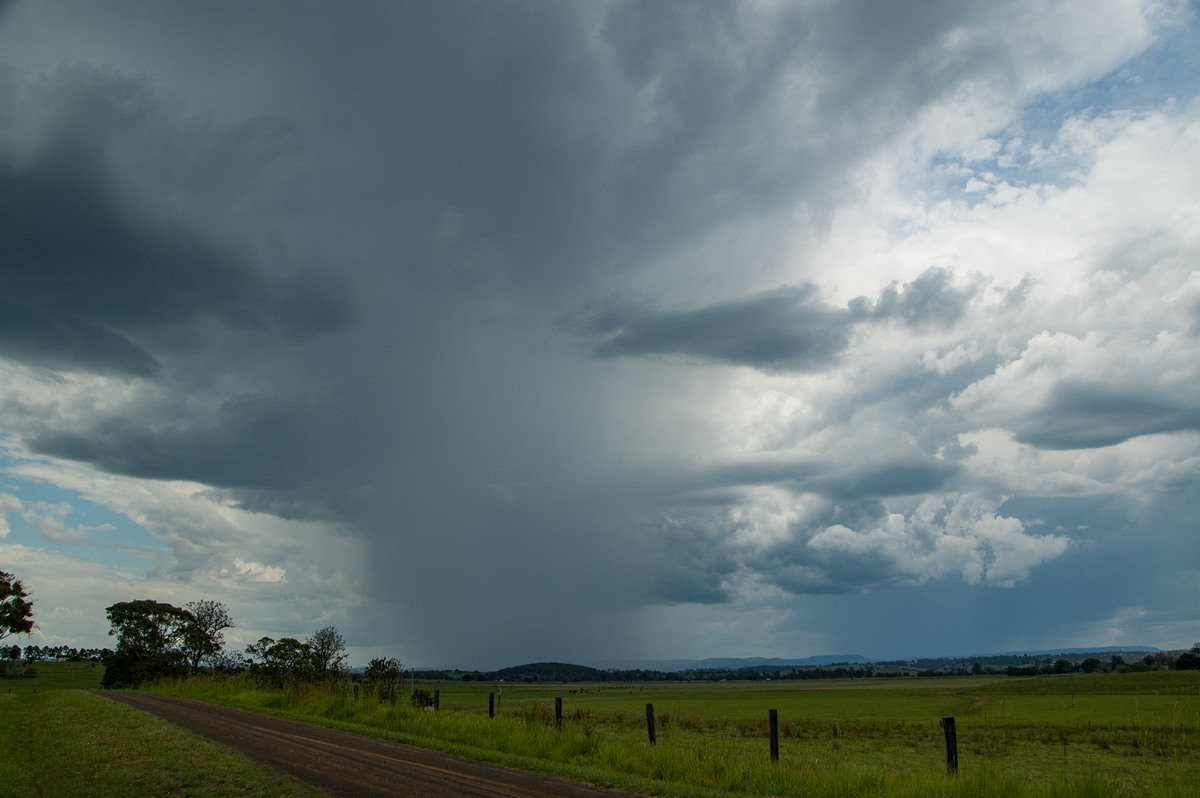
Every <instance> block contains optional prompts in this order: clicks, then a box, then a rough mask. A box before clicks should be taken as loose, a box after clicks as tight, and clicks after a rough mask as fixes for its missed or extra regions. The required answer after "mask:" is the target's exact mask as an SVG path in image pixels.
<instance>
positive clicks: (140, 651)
mask: <svg viewBox="0 0 1200 798" xmlns="http://www.w3.org/2000/svg"><path fill="white" fill-rule="evenodd" d="M105 613H107V615H108V622H109V623H110V624H111V625H112V628H111V629H110V630H109V632H108V633H109V634H110V635H114V636H116V638H117V648H116V650H115V651H114V652H112V654H111V655H110V656H108V657H107V658H106V660H105V669H104V679H103V680H102V681H101V686H103V687H137V686H138V685H139V684H141V683H142V682H145V681H149V680H151V679H157V678H161V677H163V676H171V675H175V674H177V673H180V672H181V671H183V669H184V667H185V665H186V663H187V654H186V653H185V649H184V641H185V639H186V636H187V633H188V629H189V627H191V626H192V625H193V624H194V623H195V620H196V619H195V618H194V617H193V616H192V614H191V613H190V612H188V611H187V610H185V609H181V608H180V607H176V606H174V605H173V604H165V603H163V602H159V601H153V600H151V599H140V600H138V601H121V602H118V603H116V604H113V605H112V606H110V607H108V608H106V609H105Z"/></svg>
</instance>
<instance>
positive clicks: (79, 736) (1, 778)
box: [0, 663, 321, 798]
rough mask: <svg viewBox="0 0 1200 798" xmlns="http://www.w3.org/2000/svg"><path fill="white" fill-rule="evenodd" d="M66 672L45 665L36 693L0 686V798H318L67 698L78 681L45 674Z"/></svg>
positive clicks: (68, 671) (140, 720) (168, 728)
mask: <svg viewBox="0 0 1200 798" xmlns="http://www.w3.org/2000/svg"><path fill="white" fill-rule="evenodd" d="M73 664H75V663H51V666H52V667H48V668H46V669H45V674H46V677H47V678H46V680H45V681H41V682H40V684H38V685H37V687H38V690H37V692H34V689H33V687H32V686H30V687H28V689H21V690H17V689H16V688H15V687H14V689H13V692H11V693H9V692H8V690H7V687H8V681H9V680H7V679H6V680H4V681H3V682H0V688H3V689H0V798H28V797H29V796H51V795H52V796H68V795H69V796H93V797H94V798H108V796H112V798H128V796H135V795H138V796H140V795H146V796H151V795H152V796H164V797H173V796H189V798H217V796H255V795H258V796H316V795H320V794H321V793H320V791H318V790H314V789H310V788H308V787H307V786H305V785H303V784H301V783H300V782H298V781H296V780H294V779H292V778H290V777H285V776H282V775H280V774H277V773H275V772H274V771H271V770H269V769H267V768H263V767H261V766H259V765H257V764H255V763H253V762H251V761H250V760H249V759H246V758H245V757H243V756H241V755H239V754H237V753H235V752H233V751H230V750H229V749H227V748H224V747H222V746H219V745H216V744H214V743H211V742H209V741H207V740H205V739H203V738H201V737H198V736H196V735H194V734H192V733H190V732H187V731H184V730H183V729H180V728H178V727H176V726H172V725H171V724H169V723H167V722H166V721H163V720H160V719H159V718H156V717H154V716H152V715H148V714H146V713H143V712H138V711H136V710H134V709H132V708H130V707H127V706H125V705H124V704H118V703H117V702H115V701H110V700H108V699H106V698H103V697H100V696H97V695H93V694H91V693H86V692H82V691H80V690H77V689H72V688H71V687H69V686H68V685H71V684H74V683H76V682H78V681H79V680H80V679H81V676H80V673H79V672H78V671H77V670H76V669H74V668H55V667H53V666H58V665H73ZM40 670H41V669H40V668H39V671H40ZM55 670H59V671H61V672H60V673H58V674H56V675H55V677H51V674H52V673H53V672H54V671H55ZM41 679H42V675H41V673H39V676H38V677H36V678H35V679H31V680H29V681H31V682H33V681H39V680H41Z"/></svg>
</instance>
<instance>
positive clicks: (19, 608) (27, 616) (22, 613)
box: [0, 571, 33, 640]
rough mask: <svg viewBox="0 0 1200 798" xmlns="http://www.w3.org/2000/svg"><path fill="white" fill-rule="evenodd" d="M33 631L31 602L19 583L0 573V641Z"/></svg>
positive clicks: (13, 577) (6, 573)
mask: <svg viewBox="0 0 1200 798" xmlns="http://www.w3.org/2000/svg"><path fill="white" fill-rule="evenodd" d="M32 631H33V602H31V601H30V600H29V593H27V592H26V591H25V586H24V585H22V584H21V581H20V580H19V579H17V578H16V577H15V576H13V575H12V574H10V573H9V572H8V571H0V640H3V639H4V638H6V637H8V636H9V635H27V634H29V633H30V632H32Z"/></svg>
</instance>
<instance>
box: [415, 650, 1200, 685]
mask: <svg viewBox="0 0 1200 798" xmlns="http://www.w3.org/2000/svg"><path fill="white" fill-rule="evenodd" d="M1198 667H1200V644H1197V646H1193V647H1192V650H1191V651H1186V652H1174V653H1171V652H1150V653H1147V652H1145V651H1115V652H1114V651H1084V652H1072V653H1069V654H1056V655H1051V656H1047V655H1022V654H1005V655H1001V656H991V657H945V658H932V659H920V660H896V661H891V662H871V663H833V664H829V665H813V666H803V667H794V666H787V665H782V666H781V665H761V666H752V667H746V668H700V669H692V670H676V671H656V670H642V669H635V670H601V669H598V668H590V667H588V666H586V665H571V664H568V663H565V662H535V663H530V664H528V665H518V666H515V667H511V668H503V669H501V670H497V671H462V670H450V671H443V670H423V671H415V672H413V674H412V675H413V676H414V677H416V678H418V679H431V680H458V681H464V682H697V681H712V682H719V681H762V680H803V679H868V678H873V679H879V678H921V677H932V676H981V675H993V676H1040V675H1049V674H1062V673H1073V672H1084V673H1106V672H1118V673H1125V672H1134V671H1151V670H1174V669H1176V668H1178V669H1180V670H1183V669H1196V668H1198Z"/></svg>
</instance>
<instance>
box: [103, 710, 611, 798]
mask: <svg viewBox="0 0 1200 798" xmlns="http://www.w3.org/2000/svg"><path fill="white" fill-rule="evenodd" d="M97 695H102V696H104V697H105V698H111V699H113V700H115V701H120V702H122V703H125V704H128V705H129V706H131V707H135V708H137V709H140V710H144V711H146V712H151V713H153V714H155V715H158V716H159V717H161V718H164V719H166V720H168V721H170V722H171V723H174V724H176V725H178V726H182V727H183V728H185V729H189V730H191V731H193V732H196V733H197V734H200V735H202V736H204V737H208V738H209V739H212V740H215V741H217V742H219V743H221V744H223V745H226V746H229V747H230V748H233V749H235V750H237V751H240V752H241V753H242V754H244V755H245V756H247V757H249V758H250V759H253V760H255V761H257V762H261V763H263V764H265V765H268V766H270V767H272V768H275V769H276V770H280V771H283V772H284V773H288V774H290V775H292V776H294V777H296V778H298V779H300V780H301V781H304V782H307V783H309V784H312V785H315V786H317V787H319V788H320V789H322V790H325V792H326V793H328V794H329V795H332V796H354V798H375V797H376V796H378V797H379V798H383V797H384V796H389V797H391V796H406V798H407V797H411V798H425V797H428V798H446V796H479V797H480V798H499V797H500V796H505V797H506V798H507V797H508V796H521V798H632V796H628V795H627V794H625V793H618V792H614V791H612V790H604V789H601V788H599V787H593V786H590V785H586V784H578V783H575V782H570V781H563V780H561V779H553V778H550V777H549V776H541V775H538V774H534V773H525V772H523V771H519V770H511V769H509V768H503V767H499V766H497V765H489V764H486V763H482V762H475V761H472V760H469V759H459V758H457V757H453V756H449V755H447V754H439V753H436V752H434V751H426V750H424V749H421V748H413V747H411V746H407V745H400V744H398V743H390V742H386V741H383V740H374V739H371V738H370V737H360V736H358V735H356V734H350V733H348V732H341V731H335V730H333V729H325V728H322V727H320V726H310V725H309V724H307V723H299V722H296V721H291V720H283V719H281V718H273V717H271V716H269V715H259V714H257V713H254V712H246V711H244V710H240V709H230V708H229V707H222V706H218V705H216V704H207V703H204V702H202V701H193V700H190V699H187V698H176V697H174V696H165V695H155V694H153V693H138V692H123V691H106V692H98V693H97Z"/></svg>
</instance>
